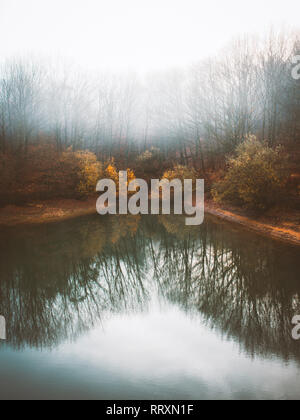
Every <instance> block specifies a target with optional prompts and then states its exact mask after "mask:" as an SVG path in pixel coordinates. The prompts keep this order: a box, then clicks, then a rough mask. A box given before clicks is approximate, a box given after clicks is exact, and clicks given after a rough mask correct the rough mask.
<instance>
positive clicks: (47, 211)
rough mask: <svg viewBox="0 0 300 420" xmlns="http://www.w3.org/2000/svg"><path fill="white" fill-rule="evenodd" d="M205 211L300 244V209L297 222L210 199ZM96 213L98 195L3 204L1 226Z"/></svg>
mask: <svg viewBox="0 0 300 420" xmlns="http://www.w3.org/2000/svg"><path fill="white" fill-rule="evenodd" d="M205 213H206V214H207V215H211V216H213V217H215V218H217V219H219V220H222V221H224V222H226V223H231V224H235V225H238V226H240V227H242V228H243V229H247V230H250V231H253V232H256V233H257V234H260V235H263V236H267V237H269V238H272V239H276V240H280V241H283V242H286V243H290V244H293V245H300V212H297V216H299V217H298V218H297V217H296V219H297V222H295V221H293V222H289V223H288V222H287V221H285V222H282V221H281V222H280V223H274V220H272V219H270V218H267V217H259V218H253V217H250V216H248V215H245V214H243V213H242V212H241V210H240V209H237V208H227V207H220V206H218V205H216V204H215V203H213V202H212V201H209V200H206V202H205ZM92 214H97V213H96V206H95V197H93V198H90V199H88V200H86V201H79V200H73V199H60V200H56V201H55V202H54V201H53V200H46V201H43V202H36V203H31V204H27V205H24V206H16V205H9V206H6V207H2V208H0V227H18V226H24V225H25V226H26V225H41V224H50V223H56V222H60V221H64V220H71V219H75V218H78V217H81V216H88V215H92Z"/></svg>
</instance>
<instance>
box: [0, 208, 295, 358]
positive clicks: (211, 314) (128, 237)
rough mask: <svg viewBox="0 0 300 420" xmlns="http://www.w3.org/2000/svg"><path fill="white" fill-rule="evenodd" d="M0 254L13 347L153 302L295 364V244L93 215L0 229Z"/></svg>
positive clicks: (65, 336) (47, 340)
mask: <svg viewBox="0 0 300 420" xmlns="http://www.w3.org/2000/svg"><path fill="white" fill-rule="evenodd" d="M0 251H1V252H0V259H1V264H0V276H1V280H0V313H1V314H3V315H4V316H5V317H6V321H7V335H8V337H7V338H8V342H9V343H10V345H12V346H14V347H16V348H20V347H23V346H27V345H28V346H31V347H36V348H44V347H47V348H53V347H55V346H57V345H58V344H59V343H61V342H63V341H66V340H71V339H72V340H73V339H76V337H78V336H80V335H81V334H82V333H83V332H85V331H87V330H89V329H90V328H92V327H93V326H94V325H95V324H97V323H99V322H100V321H101V322H103V323H105V319H106V317H108V316H109V315H110V314H111V313H124V312H133V311H145V310H146V309H147V307H148V306H149V305H150V303H151V298H152V297H153V295H155V296H158V297H159V299H161V300H162V301H163V300H164V299H167V300H168V301H169V302H172V303H174V304H176V305H179V306H180V307H181V308H182V309H183V310H184V311H186V312H187V313H188V314H190V315H191V316H196V317H199V318H200V319H201V322H205V323H206V324H207V326H209V327H210V328H212V329H215V330H216V331H218V333H221V334H223V335H224V336H226V337H230V338H233V339H234V340H235V341H236V342H238V343H239V344H240V347H241V349H242V350H243V351H245V352H247V353H248V354H250V355H254V354H261V355H270V354H276V355H278V356H280V357H282V358H284V359H289V358H291V357H294V358H296V359H297V360H298V361H300V346H299V343H298V342H296V341H293V340H292V338H291V329H292V326H291V320H292V318H293V316H294V315H295V314H297V313H298V314H300V304H299V292H300V262H299V250H298V249H295V248H294V247H290V246H286V245H281V244H279V243H275V242H273V241H269V240H267V239H264V238H260V237H258V236H256V235H252V234H249V233H246V232H243V231H235V230H234V229H233V228H232V227H230V226H228V225H224V224H221V223H219V222H217V221H216V220H210V219H207V220H206V222H205V223H204V224H203V225H202V226H201V227H199V228H198V227H197V228H195V227H187V226H185V223H184V218H182V217H181V216H145V217H143V218H141V217H134V216H110V217H105V218H100V217H99V216H96V217H88V218H82V219H77V220H75V221H70V222H64V223H60V224H54V225H48V226H41V227H32V228H30V229H29V228H26V229H25V228H24V229H20V228H18V230H13V229H9V230H8V229H7V230H3V231H2V232H1V239H0Z"/></svg>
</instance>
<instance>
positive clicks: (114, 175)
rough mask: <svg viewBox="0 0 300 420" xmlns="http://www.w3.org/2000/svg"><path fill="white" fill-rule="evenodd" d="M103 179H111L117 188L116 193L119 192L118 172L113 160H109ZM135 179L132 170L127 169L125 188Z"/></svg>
mask: <svg viewBox="0 0 300 420" xmlns="http://www.w3.org/2000/svg"><path fill="white" fill-rule="evenodd" d="M104 178H108V179H112V180H113V181H114V182H115V183H116V186H117V191H119V172H118V170H117V168H116V165H115V161H114V159H111V161H110V162H109V164H108V166H107V167H106V169H105V171H104ZM134 179H135V174H134V172H133V170H132V169H129V168H128V169H127V186H128V184H129V183H130V182H131V181H133V180H134Z"/></svg>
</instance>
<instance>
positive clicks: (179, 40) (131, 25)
mask: <svg viewBox="0 0 300 420" xmlns="http://www.w3.org/2000/svg"><path fill="white" fill-rule="evenodd" d="M298 21H299V1H298V0H286V1H282V0H280V1H278V0H264V1H262V0H252V1H240V0H227V1H223V0H210V1H203V0H43V1H41V0H0V40H1V41H0V55H1V58H2V59H6V58H8V57H11V56H16V55H22V56H24V55H28V54H31V55H38V56H41V55H42V56H47V57H49V56H52V57H64V59H68V60H69V61H74V62H76V63H77V64H80V65H81V66H82V67H88V68H94V69H95V68H96V69H98V68H109V69H114V70H128V69H131V70H134V71H138V72H147V71H151V70H156V69H166V68H170V67H174V66H176V67H177V66H185V65H187V64H190V63H191V62H193V61H198V60H200V59H203V58H205V57H207V56H211V55H214V54H216V53H217V52H218V51H219V50H220V48H222V47H223V46H224V45H225V44H226V43H228V42H229V41H230V40H231V39H232V38H234V37H236V36H237V35H243V34H244V33H250V34H256V35H264V34H265V33H266V32H267V31H268V30H269V28H270V27H271V26H272V27H274V28H277V29H281V28H282V27H289V28H291V29H292V28H293V27H295V26H297V24H298Z"/></svg>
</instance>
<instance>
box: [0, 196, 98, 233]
mask: <svg viewBox="0 0 300 420" xmlns="http://www.w3.org/2000/svg"><path fill="white" fill-rule="evenodd" d="M89 214H96V199H95V198H91V199H89V200H87V201H79V200H69V199H68V200H65V199H64V200H56V201H53V200H48V201H43V202H40V203H31V204H27V205H24V206H12V205H10V206H6V207H3V208H0V226H17V225H25V224H28V225H33V224H42V223H52V222H58V221H60V220H67V219H73V218H76V217H80V216H85V215H89Z"/></svg>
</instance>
